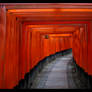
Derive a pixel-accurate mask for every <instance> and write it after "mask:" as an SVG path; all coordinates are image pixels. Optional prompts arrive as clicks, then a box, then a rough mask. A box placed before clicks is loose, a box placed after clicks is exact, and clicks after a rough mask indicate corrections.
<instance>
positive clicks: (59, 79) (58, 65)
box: [31, 53, 85, 89]
mask: <svg viewBox="0 0 92 92" xmlns="http://www.w3.org/2000/svg"><path fill="white" fill-rule="evenodd" d="M73 68H74V66H73V64H72V53H70V54H67V55H64V56H61V57H58V58H56V59H55V60H54V61H52V62H51V63H49V64H48V65H47V66H45V67H44V69H43V70H42V72H41V73H40V74H38V76H37V78H36V79H35V80H34V83H33V85H32V87H31V89H32V88H33V89H78V88H79V87H78V86H77V84H76V83H75V81H77V80H74V79H73V72H72V71H73ZM76 77H77V76H75V78H76ZM76 79H77V78H76ZM84 88H85V87H84Z"/></svg>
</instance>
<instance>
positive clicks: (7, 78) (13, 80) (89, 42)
mask: <svg viewBox="0 0 92 92" xmlns="http://www.w3.org/2000/svg"><path fill="white" fill-rule="evenodd" d="M2 14H5V13H2ZM3 17H4V16H3ZM0 18H1V17H0ZM14 19H15V18H12V20H14ZM8 20H10V18H9V19H8ZM72 20H73V19H72ZM82 20H91V18H90V19H85V18H84V19H82ZM1 21H2V22H1V24H2V27H3V25H4V24H3V23H4V20H3V18H1ZM15 22H16V21H15ZM17 22H18V21H17ZM10 23H12V22H9V24H10ZM18 23H19V22H18ZM31 23H32V22H31ZM33 23H34V22H33ZM35 23H39V22H35ZM41 23H43V22H41ZM46 23H49V22H46ZM54 23H55V22H54ZM56 23H60V22H56ZM66 23H69V22H66ZM70 23H71V22H70ZM72 23H76V24H77V23H79V24H80V23H81V24H87V26H88V28H87V31H88V53H87V54H88V62H87V63H88V66H89V68H88V74H89V75H92V70H91V66H92V62H91V50H92V49H91V47H92V44H91V41H92V40H91V25H92V23H91V22H85V21H84V22H79V21H78V22H72ZM7 24H8V23H7ZM9 24H8V26H9ZM15 24H16V23H15ZM11 25H13V24H11ZM17 25H18V24H17ZM2 27H1V28H2ZM1 28H0V29H1ZM9 29H11V28H10V27H9V28H8V32H9ZM12 29H13V27H12ZM2 30H5V29H2ZM17 30H19V29H17ZM0 32H1V30H0ZM3 32H5V31H3ZM8 32H7V36H6V38H7V43H6V46H7V47H8V49H7V48H6V59H5V64H4V65H5V66H4V68H5V67H6V68H5V69H4V70H5V71H4V73H5V74H4V75H3V77H2V78H4V79H5V81H4V85H6V86H5V88H6V87H7V88H12V87H13V86H14V85H16V84H17V82H18V81H17V80H18V78H15V74H16V76H17V75H18V70H17V69H18V67H17V66H16V67H15V68H14V71H15V72H14V73H15V74H14V73H12V74H11V71H10V72H9V74H7V73H8V70H9V66H8V64H10V63H12V62H10V61H12V60H14V58H15V56H17V58H18V55H17V54H18V53H17V51H18V50H17V51H16V53H15V54H14V52H15V51H14V50H13V49H11V48H9V47H16V46H18V43H17V45H16V46H14V45H9V42H10V43H12V42H13V41H15V40H16V39H17V41H18V35H17V34H18V31H16V30H12V32H11V31H10V32H9V33H8ZM11 33H12V36H13V35H14V37H16V39H10V38H9V35H10V34H11ZM14 33H16V35H15V34H14ZM0 37H1V36H0ZM4 38H5V35H3V37H1V39H4ZM3 42H4V41H3V40H2V42H1V45H0V47H1V46H2V47H3V45H4V43H3ZM75 46H76V45H75ZM16 48H17V49H18V47H16ZM2 50H3V49H2ZM0 51H1V50H0ZM9 51H11V52H9ZM3 52H4V51H2V52H0V53H1V55H2V53H3ZM78 53H79V52H78ZM9 55H12V56H13V57H12V58H10V56H9ZM75 56H76V54H75ZM76 57H77V56H76ZM76 57H75V58H76ZM0 60H1V59H0ZM15 60H16V61H18V59H15ZM6 61H9V62H6ZM16 61H14V62H13V63H14V64H13V65H16V63H18V62H16ZM0 63H2V62H0ZM0 65H1V66H3V65H2V64H0ZM12 70H13V69H12ZM6 71H7V72H6ZM2 73H3V72H2V71H1V75H2ZM19 73H20V72H19ZM5 75H7V76H6V77H5ZM9 75H11V77H10V78H9ZM2 78H1V79H2ZM11 80H12V81H11ZM10 81H11V82H10ZM9 82H10V85H8V83H9ZM0 83H1V84H3V82H0ZM1 88H2V87H1Z"/></svg>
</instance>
